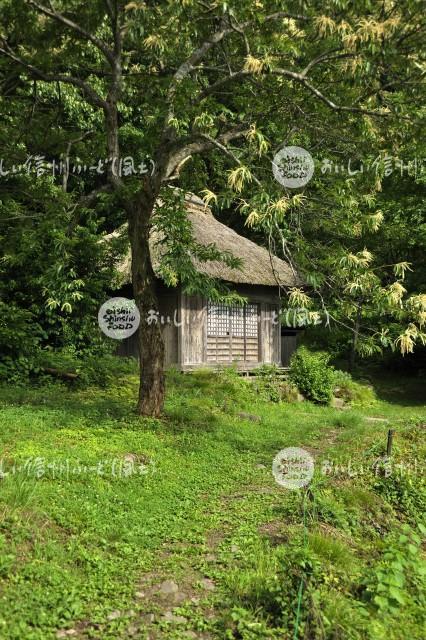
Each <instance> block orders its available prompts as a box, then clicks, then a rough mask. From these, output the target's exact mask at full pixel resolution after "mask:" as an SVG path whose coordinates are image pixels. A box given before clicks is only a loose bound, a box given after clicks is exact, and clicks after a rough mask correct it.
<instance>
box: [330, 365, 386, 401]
mask: <svg viewBox="0 0 426 640" xmlns="http://www.w3.org/2000/svg"><path fill="white" fill-rule="evenodd" d="M334 386H335V389H334V395H335V396H337V397H338V398H342V399H343V400H344V401H345V402H351V403H353V404H358V405H364V406H368V405H371V404H374V402H375V401H376V396H375V393H374V390H373V388H372V387H371V386H369V385H366V384H361V383H359V382H356V381H355V380H353V379H352V376H351V375H350V374H349V373H347V372H346V371H340V370H336V371H335V372H334Z"/></svg>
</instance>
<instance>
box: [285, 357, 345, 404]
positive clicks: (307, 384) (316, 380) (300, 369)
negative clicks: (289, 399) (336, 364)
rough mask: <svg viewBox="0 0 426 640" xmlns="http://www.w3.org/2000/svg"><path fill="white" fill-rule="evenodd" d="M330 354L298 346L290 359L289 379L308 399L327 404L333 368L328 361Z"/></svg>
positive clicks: (331, 389) (331, 386) (331, 384)
mask: <svg viewBox="0 0 426 640" xmlns="http://www.w3.org/2000/svg"><path fill="white" fill-rule="evenodd" d="M329 360H330V356H329V355H328V354H327V353H325V352H323V351H318V352H316V353H314V352H311V351H309V350H308V349H307V348H306V347H300V348H299V349H298V350H297V351H296V353H294V354H293V355H292V357H291V360H290V374H289V378H290V381H291V382H292V383H293V384H295V385H296V387H297V388H298V389H299V391H300V392H301V393H303V395H304V396H305V397H306V398H308V400H313V401H314V402H319V403H322V404H328V403H329V402H330V400H331V398H332V395H333V387H334V376H335V373H334V369H333V367H331V366H330V365H329V364H328V362H329Z"/></svg>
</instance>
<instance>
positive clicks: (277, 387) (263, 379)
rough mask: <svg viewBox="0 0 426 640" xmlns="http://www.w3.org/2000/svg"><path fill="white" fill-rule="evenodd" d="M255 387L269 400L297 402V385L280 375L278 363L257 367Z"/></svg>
mask: <svg viewBox="0 0 426 640" xmlns="http://www.w3.org/2000/svg"><path fill="white" fill-rule="evenodd" d="M253 388H254V389H255V391H256V393H258V394H259V395H260V396H261V398H262V400H266V401H267V402H269V401H270V402H297V396H298V392H297V387H295V386H294V385H293V384H292V383H291V382H289V381H288V380H283V379H282V378H281V377H280V376H279V375H278V369H277V366H276V365H270V364H265V365H263V366H261V367H259V368H258V369H256V378H255V379H254V381H253Z"/></svg>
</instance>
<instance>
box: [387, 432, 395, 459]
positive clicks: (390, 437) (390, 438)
mask: <svg viewBox="0 0 426 640" xmlns="http://www.w3.org/2000/svg"><path fill="white" fill-rule="evenodd" d="M393 433H394V430H393V429H389V431H388V442H387V446H386V455H387V457H388V458H390V457H391V455H392V442H393Z"/></svg>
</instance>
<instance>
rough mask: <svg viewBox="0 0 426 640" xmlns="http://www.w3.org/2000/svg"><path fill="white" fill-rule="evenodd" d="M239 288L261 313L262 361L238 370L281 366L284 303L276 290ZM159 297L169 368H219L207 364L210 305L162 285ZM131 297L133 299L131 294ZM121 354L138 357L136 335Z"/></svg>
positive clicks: (124, 342)
mask: <svg viewBox="0 0 426 640" xmlns="http://www.w3.org/2000/svg"><path fill="white" fill-rule="evenodd" d="M235 288H236V290H237V291H238V293H240V294H241V295H243V296H245V297H246V298H247V299H248V301H250V302H253V303H257V304H258V305H259V310H260V319H259V361H258V362H254V361H250V362H241V363H240V364H239V365H238V363H237V366H238V367H239V368H240V369H242V370H248V369H251V368H255V367H257V366H259V365H260V364H273V363H275V364H277V365H281V326H280V324H279V322H278V321H277V314H278V312H279V308H280V300H279V298H278V296H277V295H276V290H275V289H274V288H271V287H261V286H250V285H241V286H237V287H235ZM126 293H127V292H126ZM157 293H158V298H159V311H160V320H161V317H162V318H163V321H164V322H163V324H162V328H163V336H164V342H165V364H166V366H170V365H175V366H178V367H179V368H181V369H183V370H185V369H193V368H197V367H200V366H208V364H209V365H211V366H217V363H214V362H210V363H208V362H207V301H206V300H205V299H203V298H202V297H201V296H190V295H187V294H185V293H183V292H181V291H180V290H179V289H170V288H167V287H165V286H164V285H162V284H161V283H159V285H158V292H157ZM128 297H131V295H129V294H128ZM274 312H275V316H274ZM117 353H118V355H132V356H135V357H138V351H137V338H136V334H135V335H134V336H131V337H130V338H128V339H127V340H124V341H123V342H122V343H121V344H120V345H119V347H118V349H117ZM223 364H225V363H223ZM229 364H231V363H229Z"/></svg>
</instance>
